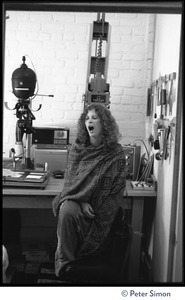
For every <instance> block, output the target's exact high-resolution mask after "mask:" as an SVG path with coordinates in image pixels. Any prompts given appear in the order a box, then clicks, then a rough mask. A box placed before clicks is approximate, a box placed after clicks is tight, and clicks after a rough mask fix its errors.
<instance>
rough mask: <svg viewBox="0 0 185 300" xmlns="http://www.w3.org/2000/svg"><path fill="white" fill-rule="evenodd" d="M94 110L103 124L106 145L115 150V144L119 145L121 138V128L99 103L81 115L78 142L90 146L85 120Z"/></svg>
mask: <svg viewBox="0 0 185 300" xmlns="http://www.w3.org/2000/svg"><path fill="white" fill-rule="evenodd" d="M93 109H94V110H95V112H96V113H97V115H98V117H99V118H100V122H101V124H102V129H103V141H104V145H105V147H107V148H109V149H113V148H114V147H115V144H116V143H118V141H119V139H120V138H121V134H120V132H119V127H118V125H117V123H116V121H115V119H114V117H113V116H112V115H111V112H110V110H109V109H108V108H107V107H105V106H104V105H102V104H99V103H93V104H91V105H89V106H87V107H86V108H85V110H84V112H83V113H82V114H81V116H80V118H79V120H78V123H77V137H76V142H77V143H80V144H83V145H88V144H89V142H90V140H89V134H88V131H87V129H86V126H85V120H86V116H87V114H88V112H89V111H90V110H93Z"/></svg>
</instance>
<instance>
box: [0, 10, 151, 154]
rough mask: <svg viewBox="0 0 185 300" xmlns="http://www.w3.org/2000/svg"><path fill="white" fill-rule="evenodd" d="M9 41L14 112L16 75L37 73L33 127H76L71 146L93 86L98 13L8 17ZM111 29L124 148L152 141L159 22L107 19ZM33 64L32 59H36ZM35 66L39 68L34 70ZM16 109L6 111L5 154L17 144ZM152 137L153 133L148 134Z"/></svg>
mask: <svg viewBox="0 0 185 300" xmlns="http://www.w3.org/2000/svg"><path fill="white" fill-rule="evenodd" d="M8 15H9V17H10V18H9V19H7V20H6V41H5V76H4V80H5V89H4V102H8V103H9V106H10V107H11V108H13V107H14V106H15V104H16V101H17V99H16V97H15V96H14V95H13V94H12V93H11V92H10V91H11V90H12V86H11V76H12V73H13V71H14V70H15V69H16V68H18V67H20V65H21V64H22V56H23V55H28V57H27V56H26V64H27V65H28V67H29V68H31V69H33V65H34V68H35V70H36V73H37V77H38V82H39V93H40V94H46V95H47V94H53V95H54V97H53V98H49V97H41V96H37V97H36V98H35V99H34V100H33V101H32V108H33V109H34V110H36V109H37V108H38V106H39V104H42V108H41V110H39V111H37V112H34V115H35V117H36V120H35V121H33V126H44V125H60V126H66V127H69V128H70V142H73V140H74V136H75V132H76V122H77V119H78V118H79V116H80V114H81V112H82V111H83V102H82V96H83V94H84V93H85V87H86V81H87V66H88V59H89V52H88V51H89V39H90V26H91V25H92V23H93V21H96V20H97V14H96V13H73V12H68V13H65V12H26V11H25V12H24V11H22V12H18V11H14V12H13V11H11V12H8ZM105 20H106V21H107V22H109V25H110V27H111V34H110V35H111V36H110V40H111V42H110V53H109V62H108V78H107V82H108V83H109V84H110V93H111V99H110V100H111V105H110V110H111V112H112V114H113V115H114V117H115V118H116V120H117V122H118V125H119V127H120V131H121V133H122V136H123V138H122V141H121V142H122V143H124V144H127V143H130V142H133V140H134V139H136V138H142V139H144V140H147V138H148V136H147V135H146V124H147V121H148V120H147V117H146V104H147V98H146V95H147V88H148V87H149V85H150V83H151V73H152V66H153V64H152V63H153V43H154V21H155V18H154V16H153V15H151V14H150V15H147V14H123V13H121V14H119V13H117V14H114V13H107V14H105ZM30 59H31V60H30ZM32 63H33V65H32ZM16 121H17V119H16V116H15V110H12V111H10V110H7V109H6V108H4V122H3V151H4V152H5V153H9V149H10V148H12V147H14V143H15V124H16ZM147 134H148V132H147Z"/></svg>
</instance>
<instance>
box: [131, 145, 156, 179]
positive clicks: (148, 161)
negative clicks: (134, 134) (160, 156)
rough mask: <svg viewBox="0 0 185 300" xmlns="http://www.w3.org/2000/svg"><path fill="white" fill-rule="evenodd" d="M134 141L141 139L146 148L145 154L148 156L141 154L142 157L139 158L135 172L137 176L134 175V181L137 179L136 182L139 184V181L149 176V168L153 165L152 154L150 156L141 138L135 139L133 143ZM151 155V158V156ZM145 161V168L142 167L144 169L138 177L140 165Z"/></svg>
mask: <svg viewBox="0 0 185 300" xmlns="http://www.w3.org/2000/svg"><path fill="white" fill-rule="evenodd" d="M136 141H141V142H142V143H143V145H144V147H145V150H146V153H147V156H148V158H145V157H143V156H142V158H141V159H140V162H139V167H138V172H137V177H136V181H137V184H139V183H140V182H141V181H146V180H147V178H148V177H149V176H150V173H151V169H152V166H153V156H150V153H149V151H148V149H147V146H146V144H145V142H144V141H143V140H142V139H135V140H134V142H133V143H135V142H136ZM151 157H152V158H151ZM143 162H145V163H146V164H145V168H144V171H143V172H142V174H141V176H140V178H138V177H139V175H140V174H139V170H140V168H141V165H144V163H143Z"/></svg>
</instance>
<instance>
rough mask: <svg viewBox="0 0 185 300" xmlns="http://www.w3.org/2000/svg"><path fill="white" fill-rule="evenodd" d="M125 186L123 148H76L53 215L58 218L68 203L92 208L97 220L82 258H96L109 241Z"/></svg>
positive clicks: (69, 158) (81, 250)
mask: <svg viewBox="0 0 185 300" xmlns="http://www.w3.org/2000/svg"><path fill="white" fill-rule="evenodd" d="M125 183H126V179H125V154H124V150H123V148H122V146H121V145H120V144H116V145H115V148H114V150H106V149H105V147H104V146H103V145H101V146H99V147H94V146H88V147H84V146H82V145H79V144H77V143H74V144H73V146H72V147H71V150H70V153H69V157H68V166H67V169H66V171H65V182H64V188H63V191H62V192H61V193H59V194H58V195H57V196H56V197H55V198H54V200H53V212H54V215H55V216H57V214H58V209H59V207H60V204H61V203H62V202H64V201H65V200H73V201H77V202H89V203H90V204H91V206H92V208H93V209H94V212H95V218H94V219H92V224H91V227H90V230H89V232H88V235H87V236H86V239H85V241H84V243H83V245H82V246H81V249H79V255H80V256H82V255H87V254H88V255H89V254H92V253H93V252H95V251H96V250H98V248H99V247H100V246H101V245H102V244H103V242H104V241H105V239H106V237H107V235H108V233H109V230H110V227H111V224H112V222H113V220H114V217H115V215H116V212H117V209H118V207H119V205H120V201H121V200H122V198H123V191H124V188H125Z"/></svg>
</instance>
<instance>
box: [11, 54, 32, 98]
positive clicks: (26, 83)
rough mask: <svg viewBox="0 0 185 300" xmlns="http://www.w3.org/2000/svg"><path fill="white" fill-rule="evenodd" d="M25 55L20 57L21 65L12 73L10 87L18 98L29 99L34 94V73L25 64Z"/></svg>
mask: <svg viewBox="0 0 185 300" xmlns="http://www.w3.org/2000/svg"><path fill="white" fill-rule="evenodd" d="M25 60H26V59H25V56H23V57H22V61H23V63H22V65H21V66H20V68H18V69H16V70H15V71H14V72H13V73H12V88H13V93H14V95H15V96H16V97H17V98H19V100H26V99H29V98H30V97H32V96H33V95H34V91H35V86H36V74H35V72H34V71H33V70H32V69H30V68H28V66H27V65H26V64H25Z"/></svg>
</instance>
